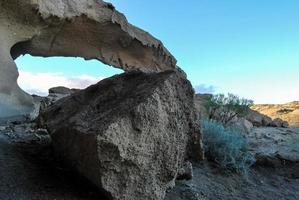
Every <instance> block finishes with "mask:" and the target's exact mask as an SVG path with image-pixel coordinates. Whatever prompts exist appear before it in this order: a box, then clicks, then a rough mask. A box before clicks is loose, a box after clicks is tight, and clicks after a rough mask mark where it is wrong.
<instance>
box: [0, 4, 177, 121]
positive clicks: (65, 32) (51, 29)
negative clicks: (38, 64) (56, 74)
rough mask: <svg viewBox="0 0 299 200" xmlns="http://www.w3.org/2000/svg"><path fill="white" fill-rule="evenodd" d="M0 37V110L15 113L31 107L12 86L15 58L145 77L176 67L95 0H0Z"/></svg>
mask: <svg viewBox="0 0 299 200" xmlns="http://www.w3.org/2000/svg"><path fill="white" fill-rule="evenodd" d="M0 33H1V34H0V43H1V47H0V71H1V74H0V107H4V105H5V107H7V106H8V107H11V108H12V109H13V110H16V111H17V110H19V111H20V112H21V113H22V112H25V110H26V112H27V111H28V109H30V108H32V98H31V97H30V96H29V95H28V94H26V93H25V92H23V91H22V90H21V89H20V88H19V86H18V85H17V77H18V71H17V67H16V65H15V63H14V61H13V59H15V58H17V57H18V56H19V55H21V54H31V55H33V56H43V57H51V56H65V57H82V58H84V59H87V60H89V59H97V60H99V61H102V62H103V63H105V64H107V65H110V66H114V67H117V68H121V69H123V70H124V71H133V70H138V71H142V72H146V73H149V72H161V71H165V70H170V69H175V68H176V59H175V58H174V57H173V56H172V55H171V54H170V53H169V51H168V50H167V49H166V48H165V47H164V46H163V44H162V42H161V41H159V40H158V39H156V38H154V37H153V36H152V35H150V34H149V33H147V32H145V31H143V30H141V29H139V28H137V27H135V26H133V25H131V24H130V23H128V21H127V19H126V18H125V16H124V15H123V14H121V13H120V12H118V11H117V10H116V9H115V8H114V6H113V5H112V4H110V3H106V2H104V1H101V0H87V1H78V0H26V1H19V0H11V1H2V2H0ZM1 99H2V100H1ZM3 99H8V100H6V101H5V102H4V100H3ZM2 101H3V102H2ZM9 104H11V106H9ZM14 113H15V112H14ZM15 114H17V112H16V113H15ZM0 115H1V114H0Z"/></svg>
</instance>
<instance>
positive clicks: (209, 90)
mask: <svg viewBox="0 0 299 200" xmlns="http://www.w3.org/2000/svg"><path fill="white" fill-rule="evenodd" d="M216 89H217V88H216V87H215V86H213V85H207V84H200V85H196V86H194V90H195V92H196V93H201V94H214V93H215V92H216Z"/></svg>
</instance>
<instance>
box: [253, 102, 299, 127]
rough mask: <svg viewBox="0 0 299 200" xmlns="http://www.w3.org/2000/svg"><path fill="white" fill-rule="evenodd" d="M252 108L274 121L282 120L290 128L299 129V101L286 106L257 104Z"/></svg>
mask: <svg viewBox="0 0 299 200" xmlns="http://www.w3.org/2000/svg"><path fill="white" fill-rule="evenodd" d="M251 108H252V109H253V110H256V111H258V112H260V113H263V114H265V115H268V116H270V117H271V118H272V119H275V118H280V119H282V120H284V121H286V122H288V123H289V124H290V126H298V127H299V101H294V102H291V103H286V104H256V105H253V106H252V107H251Z"/></svg>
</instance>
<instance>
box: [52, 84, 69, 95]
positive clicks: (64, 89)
mask: <svg viewBox="0 0 299 200" xmlns="http://www.w3.org/2000/svg"><path fill="white" fill-rule="evenodd" d="M72 93H74V90H72V89H70V88H67V87H63V86H59V87H54V88H50V89H49V94H65V95H70V94H72Z"/></svg>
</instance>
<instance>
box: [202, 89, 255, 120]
mask: <svg viewBox="0 0 299 200" xmlns="http://www.w3.org/2000/svg"><path fill="white" fill-rule="evenodd" d="M252 104H253V101H252V100H249V99H245V98H240V97H239V96H237V95H234V94H231V93H229V94H227V95H224V94H217V95H212V96H210V97H209V98H208V99H207V100H206V101H205V103H204V107H205V108H206V110H207V111H208V119H209V120H215V121H218V122H220V123H222V124H224V125H227V124H228V123H229V122H230V121H231V120H233V119H234V117H244V116H246V115H247V114H248V113H249V111H250V106H251V105H252Z"/></svg>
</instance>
